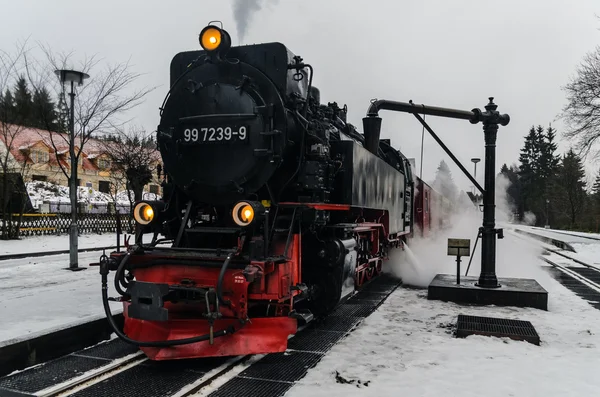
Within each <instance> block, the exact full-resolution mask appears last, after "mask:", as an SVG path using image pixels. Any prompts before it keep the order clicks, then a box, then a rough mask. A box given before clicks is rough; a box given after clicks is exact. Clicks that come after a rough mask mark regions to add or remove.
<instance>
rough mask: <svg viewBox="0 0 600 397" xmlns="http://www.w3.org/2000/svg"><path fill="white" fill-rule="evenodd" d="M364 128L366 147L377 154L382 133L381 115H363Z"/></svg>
mask: <svg viewBox="0 0 600 397" xmlns="http://www.w3.org/2000/svg"><path fill="white" fill-rule="evenodd" d="M363 130H364V135H365V149H367V150H368V151H369V152H371V153H373V154H374V155H377V151H378V149H379V137H380V135H381V117H379V116H377V115H376V114H369V115H368V116H367V117H363Z"/></svg>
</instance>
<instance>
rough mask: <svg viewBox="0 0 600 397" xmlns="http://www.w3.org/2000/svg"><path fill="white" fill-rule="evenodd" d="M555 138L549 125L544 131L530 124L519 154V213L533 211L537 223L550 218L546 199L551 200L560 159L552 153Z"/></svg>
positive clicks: (555, 147) (546, 221) (550, 212)
mask: <svg viewBox="0 0 600 397" xmlns="http://www.w3.org/2000/svg"><path fill="white" fill-rule="evenodd" d="M555 137H556V133H555V130H554V129H553V128H552V126H549V127H548V129H547V130H545V131H544V128H543V127H542V126H541V125H540V126H538V127H537V128H536V127H533V126H532V127H531V129H530V130H529V134H528V135H527V136H526V138H525V145H524V147H523V149H521V154H520V157H519V161H520V162H521V165H520V167H519V179H520V183H521V200H522V203H521V204H522V206H521V207H522V208H521V210H520V213H521V214H522V213H523V212H525V211H531V212H533V213H534V214H535V216H536V219H537V220H538V224H541V223H542V222H545V223H548V221H549V218H552V216H551V215H552V211H551V209H550V208H549V206H548V202H553V201H554V200H551V196H552V194H551V192H553V191H554V190H555V187H554V184H555V176H556V173H557V169H558V165H559V162H560V157H559V156H557V155H556V154H555V152H556V149H557V145H556V143H555V141H554V140H555ZM521 211H523V212H521Z"/></svg>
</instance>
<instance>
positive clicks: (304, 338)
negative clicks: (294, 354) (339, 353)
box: [288, 330, 345, 353]
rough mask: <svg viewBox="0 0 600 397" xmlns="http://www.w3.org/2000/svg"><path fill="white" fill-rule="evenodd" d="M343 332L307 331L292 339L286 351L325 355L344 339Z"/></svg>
mask: <svg viewBox="0 0 600 397" xmlns="http://www.w3.org/2000/svg"><path fill="white" fill-rule="evenodd" d="M344 335H345V333H343V332H332V331H323V330H308V331H306V332H302V333H300V334H299V335H298V336H295V337H293V338H292V339H290V341H289V342H288V349H290V350H298V351H304V352H317V353H326V352H327V351H328V350H329V349H331V346H333V345H335V344H336V343H337V341H339V340H340V339H342V338H343V337H344Z"/></svg>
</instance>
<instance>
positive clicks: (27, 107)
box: [15, 76, 33, 126]
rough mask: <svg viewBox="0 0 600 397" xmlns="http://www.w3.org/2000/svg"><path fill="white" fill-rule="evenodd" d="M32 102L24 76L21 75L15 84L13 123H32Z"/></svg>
mask: <svg viewBox="0 0 600 397" xmlns="http://www.w3.org/2000/svg"><path fill="white" fill-rule="evenodd" d="M32 121H33V103H32V98H31V92H29V87H28V86H27V81H26V80H25V77H23V76H21V77H20V78H19V79H18V80H17V84H16V86H15V123H17V124H20V125H25V126H30V125H32Z"/></svg>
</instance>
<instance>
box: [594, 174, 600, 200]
mask: <svg viewBox="0 0 600 397" xmlns="http://www.w3.org/2000/svg"><path fill="white" fill-rule="evenodd" d="M592 194H593V195H594V196H598V199H600V171H599V172H598V175H597V176H596V180H595V181H594V184H593V185H592Z"/></svg>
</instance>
